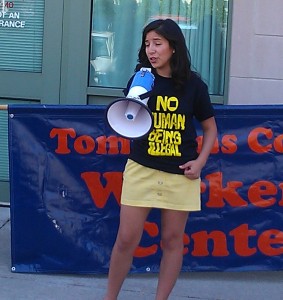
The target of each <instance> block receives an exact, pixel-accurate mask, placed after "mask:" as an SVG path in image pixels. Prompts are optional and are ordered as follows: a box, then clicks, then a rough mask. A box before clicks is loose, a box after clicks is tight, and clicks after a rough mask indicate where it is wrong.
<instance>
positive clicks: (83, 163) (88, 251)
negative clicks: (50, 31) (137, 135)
mask: <svg viewBox="0 0 283 300" xmlns="http://www.w3.org/2000/svg"><path fill="white" fill-rule="evenodd" d="M215 111H216V119H217V126H218V138H217V141H216V142H215V145H214V148H213V150H212V153H211V156H210V158H209V160H208V162H207V165H206V167H205V168H204V170H203V174H202V188H201V193H202V211H200V212H193V213H191V214H190V218H189V220H188V222H187V226H186V230H185V235H184V251H183V254H184V261H183V268H182V269H183V271H191V270H192V271H244V270H245V271H246V270H263V269H264V270H279V269H283V256H282V255H283V223H282V219H283V193H282V191H283V179H282V178H283V177H282V168H283V155H282V153H283V121H282V120H283V118H282V116H283V107H282V106H276V107H274V106H262V107H261V106H256V107H254V106H253V107H250V106H243V107H240V106H232V107H231V106H228V107H226V106H221V107H216V108H215ZM201 141H202V137H201V132H199V137H198V142H199V145H200V146H201ZM129 151H130V142H129V141H128V140H126V139H124V138H121V137H118V136H116V135H115V134H114V133H113V132H112V131H110V129H109V128H108V127H107V125H106V122H105V107H101V106H41V105H39V106H16V105H15V106H10V107H9V154H10V177H11V178H10V184H11V225H12V227H11V228H12V270H13V271H14V272H54V273H59V272H60V273H62V272H63V273H92V274H93V273H106V272H107V271H108V267H109V259H110V254H111V250H112V247H113V244H114V241H115V237H116V233H117V229H118V222H119V207H120V195H121V183H122V172H123V169H124V165H125V163H126V160H127V156H128V154H129ZM137 196H140V197H142V195H137ZM161 253H162V249H161V246H160V216H159V211H158V210H153V211H152V213H151V214H150V216H149V218H148V220H147V222H146V224H145V227H144V234H143V237H142V240H141V243H140V245H139V247H138V248H137V249H136V251H135V257H134V262H133V267H132V270H131V271H132V272H157V271H158V268H159V261H160V257H161Z"/></svg>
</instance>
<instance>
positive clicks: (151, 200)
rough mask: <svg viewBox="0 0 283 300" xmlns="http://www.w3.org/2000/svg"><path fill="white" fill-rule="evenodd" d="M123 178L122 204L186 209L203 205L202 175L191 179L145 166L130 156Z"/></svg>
mask: <svg viewBox="0 0 283 300" xmlns="http://www.w3.org/2000/svg"><path fill="white" fill-rule="evenodd" d="M123 178H124V180H123V187H122V195H121V204H124V205H129V206H139V207H152V208H164V209H172V210H182V211H198V210H200V209H201V203H200V182H201V181H200V178H198V179H196V180H190V179H188V178H187V177H185V176H184V175H180V174H171V173H167V172H163V171H158V170H155V169H151V168H147V167H144V166H142V165H140V164H138V163H136V162H134V161H132V160H130V159H129V160H128V162H127V164H126V168H125V171H124V177H123Z"/></svg>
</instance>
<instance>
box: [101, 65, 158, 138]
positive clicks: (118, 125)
mask: <svg viewBox="0 0 283 300" xmlns="http://www.w3.org/2000/svg"><path fill="white" fill-rule="evenodd" d="M153 83H154V75H153V74H152V73H151V69H150V68H141V69H140V71H138V72H137V73H136V74H135V76H134V78H133V81H132V83H131V86H130V89H129V92H128V95H127V96H126V97H125V98H119V99H116V100H115V101H114V102H112V103H111V104H110V105H109V106H108V107H107V109H106V119H107V122H108V125H109V126H110V127H111V128H112V129H113V130H114V131H115V132H116V133H117V134H118V135H120V136H122V137H125V138H129V139H138V138H141V137H143V136H145V135H146V134H148V132H149V131H150V130H151V129H152V113H151V111H150V109H149V108H148V106H147V101H148V99H149V94H150V92H151V90H152V88H153Z"/></svg>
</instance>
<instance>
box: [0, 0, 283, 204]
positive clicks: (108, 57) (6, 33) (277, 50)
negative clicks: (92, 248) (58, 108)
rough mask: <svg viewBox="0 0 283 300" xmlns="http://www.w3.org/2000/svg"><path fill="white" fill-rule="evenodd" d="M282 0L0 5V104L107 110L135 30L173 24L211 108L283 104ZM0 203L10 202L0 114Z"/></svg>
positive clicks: (125, 71)
mask: <svg viewBox="0 0 283 300" xmlns="http://www.w3.org/2000/svg"><path fill="white" fill-rule="evenodd" d="M282 10H283V2H282V1H281V0H272V1H268V0H249V1H245V0H178V1H176V0H163V1H162V0H160V1H159V0H156V1H152V0H151V1H150V0H84V1H80V0H73V1H67V0H48V1H46V0H45V1H44V0H37V1H35V0H14V1H6V0H0V104H3V105H4V104H5V105H6V104H8V105H10V104H15V103H20V104H26V105H29V104H56V105H57V104H58V105H88V104H90V105H92V104H95V105H106V104H108V103H109V102H111V101H113V99H115V98H117V97H120V96H121V95H122V90H123V87H124V86H125V84H126V81H127V78H129V76H130V75H131V74H132V72H133V70H134V67H135V64H136V60H137V52H138V47H139V46H140V44H139V43H140V38H141V31H142V27H143V26H144V25H145V24H146V23H147V22H149V21H151V20H153V19H156V18H164V17H170V18H172V19H174V20H175V21H176V22H178V24H179V26H180V27H181V29H182V30H183V32H184V35H185V38H186V41H187V44H188V48H189V50H190V54H191V59H192V65H193V67H194V69H195V70H196V71H198V72H199V73H200V74H201V76H202V77H203V79H204V80H205V81H206V82H207V84H208V86H209V91H210V94H211V99H212V101H213V103H215V104H220V105H238V104H239V105H261V104H262V105H265V104H268V105H270V104H278V105H279V104H282V103H283V68H282V65H283V56H282V53H283V19H282V17H281V12H282ZM0 126H1V129H0V130H1V140H0V189H1V193H0V202H8V201H9V196H8V195H9V171H8V146H7V131H8V126H7V112H6V111H4V110H2V111H0Z"/></svg>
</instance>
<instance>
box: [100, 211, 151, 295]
mask: <svg viewBox="0 0 283 300" xmlns="http://www.w3.org/2000/svg"><path fill="white" fill-rule="evenodd" d="M149 212H150V209H149V208H142V207H132V206H125V205H122V206H121V212H120V226H119V231H118V235H117V239H116V242H115V245H114V247H113V251H112V255H111V261H110V269H109V274H108V286H107V292H106V295H105V298H104V300H116V299H117V297H118V294H119V292H120V289H121V287H122V284H123V282H124V280H125V278H126V276H127V274H128V272H129V270H130V268H131V265H132V261H133V253H134V251H135V249H136V247H137V246H138V244H139V242H140V239H141V236H142V233H143V227H144V222H145V221H146V218H147V216H148V214H149Z"/></svg>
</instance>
